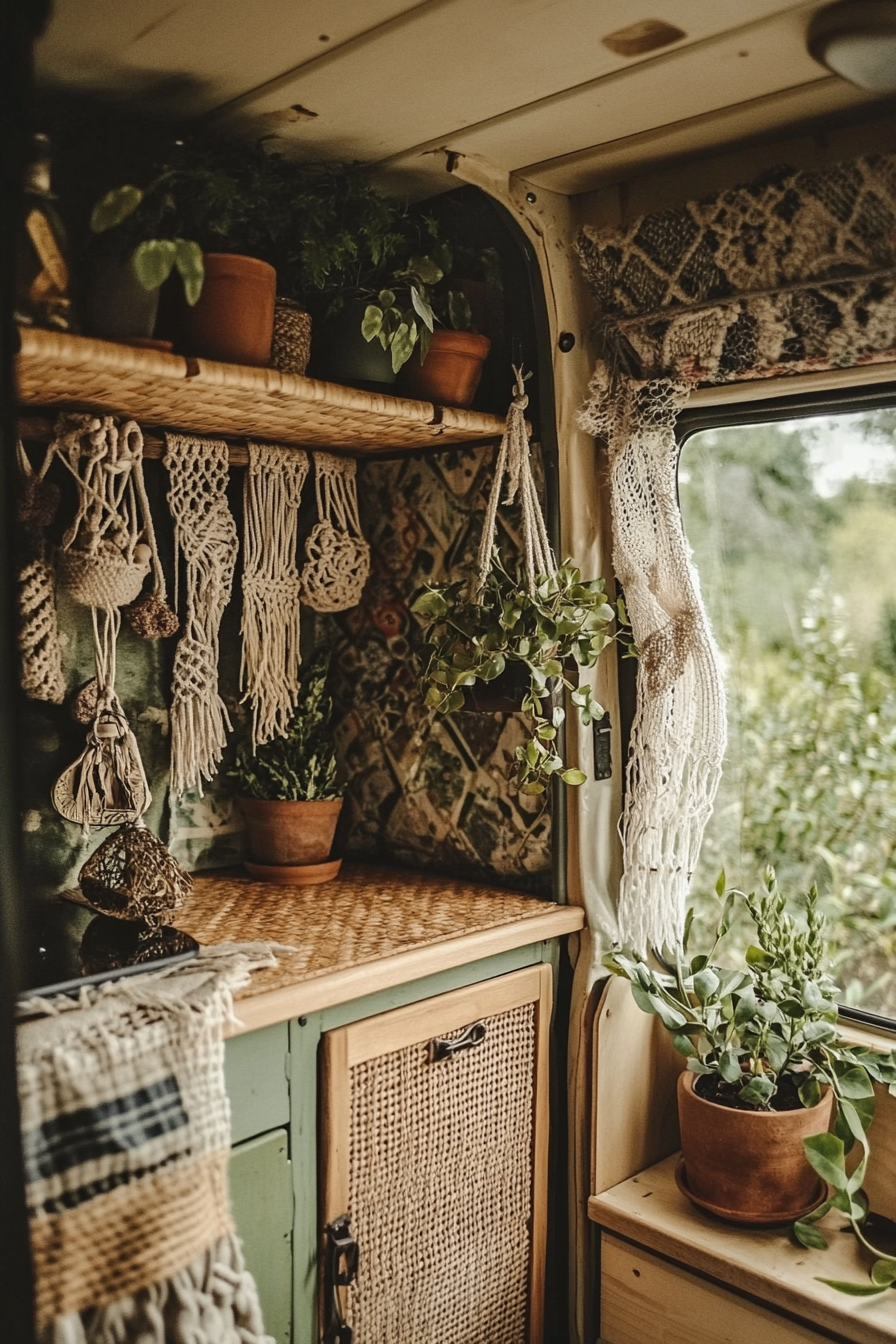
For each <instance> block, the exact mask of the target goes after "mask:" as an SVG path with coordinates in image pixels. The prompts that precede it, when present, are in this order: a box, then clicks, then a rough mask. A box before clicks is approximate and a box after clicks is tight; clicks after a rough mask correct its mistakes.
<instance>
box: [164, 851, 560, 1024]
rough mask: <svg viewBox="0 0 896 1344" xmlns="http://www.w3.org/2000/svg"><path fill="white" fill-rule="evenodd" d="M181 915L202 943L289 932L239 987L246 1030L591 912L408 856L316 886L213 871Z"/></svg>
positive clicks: (551, 934)
mask: <svg viewBox="0 0 896 1344" xmlns="http://www.w3.org/2000/svg"><path fill="white" fill-rule="evenodd" d="M194 882H195V886H194V890H193V894H192V896H191V897H190V898H189V901H188V903H187V905H186V906H185V908H184V910H183V911H181V912H180V913H179V915H178V919H177V924H178V927H179V928H181V929H184V930H185V931H186V932H187V933H191V934H192V935H193V937H194V938H197V939H198V940H199V942H200V943H222V942H252V941H254V940H255V939H261V940H264V941H265V942H270V943H283V944H289V945H290V946H292V947H294V948H295V949H296V951H295V952H292V953H288V952H283V953H280V954H279V965H278V966H276V967H272V968H271V969H270V970H263V971H256V972H255V973H254V974H253V976H252V983H251V984H250V985H249V986H247V987H246V989H245V990H243V991H242V992H241V993H240V995H239V996H238V1005H237V1015H238V1016H239V1018H240V1020H241V1022H242V1023H243V1028H244V1030H247V1031H250V1030H254V1029H256V1028H258V1027H265V1026H270V1025H271V1024H273V1023H274V1022H283V1021H285V1020H286V1019H287V1018H290V1017H297V1016H300V1015H301V1014H304V1013H311V1012H317V1011H319V1010H320V1009H322V1008H330V1007H332V1006H333V1005H335V1004H338V1003H345V1002H346V1001H347V1000H349V999H353V998H357V997H359V996H360V995H362V994H372V993H375V992H376V991H378V990H381V989H389V988H390V987H391V986H393V985H398V984H406V983H407V982H408V981H411V980H419V979H421V978H422V977H423V976H427V975H433V974H435V973H436V972H438V971H444V970H449V969H451V968H452V967H455V966H462V965H464V964H466V963H467V962H471V961H478V960H480V959H482V958H483V957H490V956H493V955H494V954H496V953H499V952H506V951H509V950H510V949H512V948H516V947H523V946H525V945H526V944H528V943H535V942H539V941H541V940H542V939H545V938H556V937H558V936H559V935H561V934H565V933H574V932H575V931H576V930H578V929H580V928H581V927H582V925H583V923H584V916H583V912H582V911H581V910H580V909H579V908H578V907H576V906H570V905H555V904H553V903H552V902H550V901H542V900H536V899H535V898H534V897H531V896H522V895H519V894H518V893H516V892H512V891H506V890H504V889H503V888H500V887H487V886H482V885H479V884H478V883H474V882H461V881H456V880H453V879H451V878H446V877H439V876H436V875H431V874H423V873H416V872H412V871H409V870H406V869H401V868H387V867H378V866H372V865H367V864H363V865H362V864H354V863H352V864H348V863H347V864H345V865H344V867H343V869H342V872H341V874H340V875H339V877H338V878H336V879H335V880H334V881H332V882H326V883H323V884H322V885H321V886H318V887H286V886H275V885H274V884H273V883H269V882H259V881H257V880H255V879H253V878H250V877H248V876H245V875H243V874H240V873H236V872H235V873H232V874H230V873H229V874H227V875H219V874H215V875H205V876H198V877H196V878H195V879H194Z"/></svg>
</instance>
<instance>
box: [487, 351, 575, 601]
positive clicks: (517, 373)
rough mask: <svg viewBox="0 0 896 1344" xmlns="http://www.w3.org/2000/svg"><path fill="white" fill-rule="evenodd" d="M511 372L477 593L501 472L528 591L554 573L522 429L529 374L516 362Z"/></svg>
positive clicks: (489, 557) (492, 545)
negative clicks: (517, 518)
mask: <svg viewBox="0 0 896 1344" xmlns="http://www.w3.org/2000/svg"><path fill="white" fill-rule="evenodd" d="M513 373H514V378H515V385H514V395H513V400H512V401H511V403H510V407H509V409H508V411H507V424H506V428H505V430H504V437H503V438H502V440H501V447H500V450H499V452H498V460H497V462H496V463H495V476H494V480H493V481H492V488H491V493H490V495H489V499H488V507H487V508H486V511H485V518H484V520H483V523H482V538H481V540H480V542H479V556H478V560H477V583H476V591H477V592H479V591H480V590H481V589H482V588H483V586H484V584H485V581H486V579H487V578H488V572H489V570H490V569H491V565H492V554H493V552H494V549H495V535H496V532H497V524H498V505H499V503H500V500H501V490H502V488H503V484H504V477H505V475H506V477H507V495H506V497H505V499H504V503H505V504H512V503H513V501H514V500H515V499H516V497H517V495H519V499H520V514H521V522H522V534H523V555H524V560H525V565H526V583H527V586H528V589H529V592H530V593H534V592H535V580H536V577H537V576H538V575H539V574H548V575H554V574H556V572H557V562H556V560H555V559H554V553H553V551H552V550H551V544H550V542H549V540H548V531H547V528H546V526H545V521H544V515H543V513H542V511H541V504H540V503H539V500H538V491H537V490H536V488H535V480H534V478H533V476H532V461H531V456H530V450H529V432H528V430H527V428H526V407H527V406H528V405H529V398H528V397H527V396H526V388H525V382H526V378H528V377H529V376H530V375H529V374H526V375H525V377H524V375H523V370H522V368H517V367H516V365H514V366H513Z"/></svg>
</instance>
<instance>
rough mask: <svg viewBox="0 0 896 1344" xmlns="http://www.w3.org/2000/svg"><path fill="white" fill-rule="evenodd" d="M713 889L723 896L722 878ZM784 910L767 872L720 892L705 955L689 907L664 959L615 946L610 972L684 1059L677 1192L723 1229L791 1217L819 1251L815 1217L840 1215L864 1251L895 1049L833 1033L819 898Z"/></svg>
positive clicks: (895, 1275)
mask: <svg viewBox="0 0 896 1344" xmlns="http://www.w3.org/2000/svg"><path fill="white" fill-rule="evenodd" d="M716 890H717V892H718V894H719V896H720V897H722V896H723V895H724V891H725V880H724V874H723V875H722V876H721V877H720V878H719V882H718V884H717V887H716ZM786 904H787V902H786V898H785V896H784V895H783V893H781V892H780V891H779V890H778V887H777V883H776V880H775V874H774V871H773V870H772V869H769V870H768V871H767V873H766V876H765V883H764V885H763V887H762V889H761V890H760V891H759V892H758V893H753V894H750V895H747V894H746V893H744V892H741V891H737V890H733V891H731V892H729V893H728V894H727V896H725V897H724V902H723V905H722V910H721V915H720V918H719V922H718V926H717V929H716V935H715V940H714V942H713V946H712V947H711V949H710V951H709V952H708V953H706V954H703V953H701V954H700V955H698V956H694V957H690V958H689V957H688V941H689V935H690V930H691V925H692V919H693V911H691V912H689V913H688V917H687V919H686V921H685V928H684V934H683V937H682V941H681V944H680V946H679V947H677V948H675V949H672V950H668V949H667V950H665V951H664V953H663V956H662V959H661V961H651V960H649V959H648V958H647V957H646V956H644V955H642V954H636V953H633V952H631V951H614V952H611V953H608V954H607V956H605V957H604V965H605V966H606V967H607V969H608V970H610V971H611V972H612V973H613V974H614V975H619V976H622V977H624V978H625V979H627V980H628V981H629V982H630V984H631V987H632V994H633V996H634V999H635V1002H636V1003H637V1004H638V1006H639V1007H640V1008H642V1009H643V1010H644V1011H645V1012H648V1013H654V1014H656V1016H657V1017H658V1018H659V1019H660V1021H661V1022H662V1024H663V1026H664V1027H665V1028H666V1030H667V1031H668V1032H669V1034H670V1035H671V1037H672V1041H673V1044H674V1046H675V1048H676V1050H678V1051H679V1052H680V1054H681V1055H683V1056H684V1057H685V1058H686V1060H687V1068H686V1069H685V1071H684V1072H683V1073H682V1074H681V1076H680V1079H679V1090H678V1100H679V1120H680V1126H681V1141H682V1154H683V1163H682V1164H681V1165H680V1167H679V1171H678V1174H677V1179H678V1181H679V1185H680V1187H681V1189H682V1191H683V1193H685V1194H686V1195H687V1196H688V1197H689V1198H690V1199H692V1200H693V1201H694V1202H695V1203H697V1204H699V1205H701V1206H702V1207H703V1208H707V1209H709V1210H710V1211H711V1212H714V1213H717V1214H720V1215H721V1216H723V1217H724V1218H726V1219H729V1220H734V1221H740V1222H746V1223H757V1224H774V1223H784V1222H789V1221H791V1220H792V1219H796V1222H795V1224H794V1233H795V1235H796V1237H797V1238H798V1240H800V1241H801V1242H802V1243H803V1244H804V1245H806V1246H817V1247H819V1248H823V1247H825V1246H826V1245H827V1242H826V1239H825V1238H824V1236H823V1235H822V1233H821V1232H820V1230H819V1229H818V1227H817V1223H818V1220H819V1219H820V1218H822V1217H823V1216H824V1215H825V1214H826V1213H828V1212H829V1211H830V1210H832V1209H834V1210H838V1211H839V1212H841V1213H843V1214H845V1215H846V1217H847V1218H848V1219H849V1221H850V1222H851V1223H852V1224H853V1226H854V1228H855V1230H856V1232H857V1235H859V1237H860V1239H861V1240H862V1241H863V1242H864V1241H865V1236H864V1234H863V1232H862V1225H863V1223H864V1221H865V1219H866V1216H867V1213H868V1204H867V1200H866V1199H865V1196H864V1195H863V1193H862V1182H863V1180H864V1177H865V1172H866V1168H867V1159H868V1152H869V1147H868V1138H867V1130H868V1127H869V1125H870V1124H871V1121H872V1119H873V1116H874V1101H875V1097H874V1088H873V1085H872V1083H873V1082H878V1083H883V1084H885V1085H886V1086H888V1087H889V1089H890V1091H891V1093H894V1094H896V1051H893V1052H891V1053H890V1054H889V1055H886V1054H881V1053H878V1052H876V1051H873V1050H870V1049H866V1048H864V1047H861V1046H857V1045H854V1044H852V1043H850V1042H848V1041H846V1040H844V1039H843V1038H842V1037H841V1036H840V1032H839V1030H838V1027H837V1013H838V1009H837V996H838V989H837V986H836V985H835V983H834V981H833V979H832V977H831V974H830V971H829V962H828V959H827V955H826V950H825V942H824V927H825V920H824V916H823V914H822V913H821V911H820V910H819V908H818V895H817V892H816V890H815V889H814V887H813V889H812V890H811V891H810V892H809V893H808V895H807V897H806V900H805V919H804V922H802V921H798V920H797V919H796V918H795V917H794V916H793V915H791V914H789V913H788V911H787V909H786ZM738 905H743V906H744V907H745V909H746V911H747V914H748V915H749V918H750V919H751V921H752V924H753V927H754V929H755V934H756V941H755V943H752V944H751V945H750V946H749V947H748V948H747V950H746V953H745V955H744V956H743V958H742V959H740V964H739V965H736V966H727V965H724V964H723V960H724V958H722V957H721V956H720V954H719V948H720V944H721V943H722V940H723V939H724V937H725V935H726V934H727V933H728V931H729V929H730V928H731V925H732V922H733V918H734V915H735V912H736V910H737V907H738ZM832 1119H833V1121H834V1126H833V1132H830V1131H831V1122H832ZM857 1143H858V1144H859V1145H860V1147H861V1150H862V1155H861V1158H860V1160H859V1162H858V1165H857V1166H856V1167H855V1169H854V1170H853V1171H852V1172H851V1173H850V1174H849V1175H847V1171H846V1156H847V1154H848V1153H849V1151H850V1150H851V1149H852V1148H853V1146H854V1145H855V1144H857ZM829 1185H830V1186H832V1187H833V1189H832V1191H831V1193H830V1194H829V1192H828V1186H829ZM883 1259H886V1260H887V1265H888V1266H889V1268H886V1269H885V1270H884V1269H881V1270H880V1271H878V1272H879V1273H880V1274H882V1275H885V1276H887V1275H891V1277H889V1278H888V1283H894V1282H896V1261H890V1260H889V1258H887V1257H883ZM824 1281H825V1282H828V1280H824ZM831 1282H833V1286H834V1287H841V1288H843V1289H844V1291H853V1287H852V1286H851V1285H843V1284H840V1283H837V1282H834V1281H831ZM885 1286H886V1285H885ZM871 1290H872V1291H873V1290H874V1288H873V1285H872V1287H871ZM863 1291H864V1290H863Z"/></svg>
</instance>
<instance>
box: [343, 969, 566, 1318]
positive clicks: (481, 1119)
mask: <svg viewBox="0 0 896 1344" xmlns="http://www.w3.org/2000/svg"><path fill="white" fill-rule="evenodd" d="M550 1015H551V971H550V967H549V966H535V967H531V968H529V969H527V970H522V971H515V972H513V973H511V974H509V975H505V976H500V977H498V978H496V979H495V980H491V981H487V982H485V983H484V984H479V985H473V986H470V987H469V988H466V989H461V990H456V991H454V992H452V993H448V994H442V995H439V996H438V997H436V998H432V999H427V1000H425V1001H424V1002H422V1003H419V1004H414V1005H412V1006H410V1007H407V1008H399V1009H397V1010H396V1011H394V1012H390V1013H383V1014H381V1015H380V1016H378V1017H372V1018H366V1019H365V1020H363V1021H360V1022H356V1023H353V1024H352V1025H350V1026H347V1027H341V1028H339V1029H337V1030H334V1031H331V1032H328V1033H327V1034H326V1035H325V1037H324V1050H323V1062H324V1069H323V1081H324V1091H323V1126H322V1131H323V1133H322V1137H323V1148H324V1151H323V1175H324V1200H323V1209H324V1220H323V1221H324V1222H325V1223H332V1222H333V1221H334V1220H335V1219H337V1218H338V1217H339V1216H340V1215H343V1214H346V1213H348V1215H349V1219H350V1228H351V1233H352V1235H353V1236H354V1237H355V1238H356V1240H357V1243H358V1248H359V1261H358V1271H357V1278H356V1280H355V1281H354V1283H352V1284H351V1286H349V1287H347V1288H343V1289H340V1290H339V1300H340V1305H341V1309H342V1311H343V1312H344V1314H345V1317H346V1319H347V1320H348V1321H349V1322H350V1324H351V1325H352V1327H353V1328H354V1331H355V1338H356V1339H357V1340H359V1341H361V1340H363V1344H397V1341H399V1340H401V1341H404V1340H408V1341H410V1340H415V1341H420V1344H423V1341H425V1344H447V1341H449V1340H450V1341H452V1344H483V1341H485V1340H487V1341H488V1342H489V1344H527V1341H528V1344H538V1341H540V1340H541V1332H542V1298H543V1274H544V1247H545V1204H546V1178H547V1137H548V1135H547V1118H548V1117H547V1108H548V1095H547V1064H548V1056H547V1050H548V1033H549V1028H550ZM325 1260H326V1256H325ZM325 1301H326V1302H327V1303H328V1304H329V1303H331V1302H332V1288H330V1291H328V1292H327V1293H326V1295H325Z"/></svg>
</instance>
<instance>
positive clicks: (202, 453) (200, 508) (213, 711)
mask: <svg viewBox="0 0 896 1344" xmlns="http://www.w3.org/2000/svg"><path fill="white" fill-rule="evenodd" d="M165 466H166V467H167V469H168V474H169V477H170V489H169V491H168V502H169V504H170V506H171V515H172V517H173V519H174V545H175V558H176V561H177V558H178V557H179V556H180V555H183V558H184V562H185V571H186V583H185V601H184V607H185V617H184V622H183V634H182V635H181V638H180V640H179V641H178V645H177V651H176V653H175V656H174V683H173V689H172V697H171V787H172V789H173V790H174V793H175V794H176V795H177V797H182V796H183V795H184V793H185V792H186V791H187V789H193V788H195V789H198V790H199V793H200V795H201V793H202V781H203V780H210V779H212V778H213V777H214V775H215V773H216V770H217V767H218V764H219V762H220V760H221V754H222V752H223V750H224V747H225V746H226V744H227V733H228V731H229V730H230V728H231V722H230V716H229V715H228V713H227V708H226V706H225V704H224V701H223V700H222V699H221V697H220V695H219V694H218V653H219V649H218V637H219V631H220V627H221V617H222V616H223V614H224V608H225V607H226V606H227V603H228V602H229V601H230V594H231V590H232V587H233V573H234V568H235V565H236V556H237V549H238V545H239V542H238V537H237V530H236V523H235V522H234V521H233V516H232V515H231V512H230V509H229V507H228V504H227V494H226V491H227V481H228V467H229V463H228V453H227V444H226V443H222V442H218V441H216V440H212V439H198V438H192V437H187V436H185V435H180V434H168V435H167V436H166V452H165ZM175 601H177V599H176V598H175ZM178 605H179V604H178Z"/></svg>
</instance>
